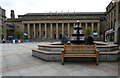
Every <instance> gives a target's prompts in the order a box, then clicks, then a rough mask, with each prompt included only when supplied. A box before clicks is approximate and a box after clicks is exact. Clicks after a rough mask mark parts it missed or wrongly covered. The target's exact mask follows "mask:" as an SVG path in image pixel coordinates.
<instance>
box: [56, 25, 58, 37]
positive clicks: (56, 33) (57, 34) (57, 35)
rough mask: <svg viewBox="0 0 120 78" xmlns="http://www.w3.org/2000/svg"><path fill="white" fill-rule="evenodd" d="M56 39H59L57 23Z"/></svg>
mask: <svg viewBox="0 0 120 78" xmlns="http://www.w3.org/2000/svg"><path fill="white" fill-rule="evenodd" d="M56 38H58V23H56Z"/></svg>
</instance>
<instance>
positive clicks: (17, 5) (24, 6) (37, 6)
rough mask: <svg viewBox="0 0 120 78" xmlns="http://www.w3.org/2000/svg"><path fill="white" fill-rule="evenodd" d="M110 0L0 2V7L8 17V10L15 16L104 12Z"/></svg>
mask: <svg viewBox="0 0 120 78" xmlns="http://www.w3.org/2000/svg"><path fill="white" fill-rule="evenodd" d="M110 2H111V0H0V6H1V7H2V8H3V9H5V10H6V16H7V17H8V18H9V17H10V10H14V11H15V16H16V17H17V15H23V14H26V13H41V12H42V13H45V12H50V11H51V12H56V11H57V12H61V11H62V10H63V12H68V10H69V12H74V11H75V12H105V11H106V7H107V5H108V4H109V3H110Z"/></svg>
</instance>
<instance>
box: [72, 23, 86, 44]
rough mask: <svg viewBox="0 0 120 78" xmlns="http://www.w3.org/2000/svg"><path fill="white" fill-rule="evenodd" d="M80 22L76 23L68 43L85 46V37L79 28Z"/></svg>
mask: <svg viewBox="0 0 120 78" xmlns="http://www.w3.org/2000/svg"><path fill="white" fill-rule="evenodd" d="M79 24H80V22H79V21H77V23H76V27H75V28H74V33H73V34H72V36H71V38H70V42H71V44H72V45H76V44H77V45H80V44H82V45H83V44H85V43H86V41H85V36H84V30H83V28H82V27H81V26H79Z"/></svg>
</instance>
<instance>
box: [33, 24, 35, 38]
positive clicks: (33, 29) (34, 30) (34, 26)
mask: <svg viewBox="0 0 120 78" xmlns="http://www.w3.org/2000/svg"><path fill="white" fill-rule="evenodd" d="M33 32H34V36H33V37H34V38H35V37H36V36H35V34H36V33H35V32H36V31H35V23H34V24H33Z"/></svg>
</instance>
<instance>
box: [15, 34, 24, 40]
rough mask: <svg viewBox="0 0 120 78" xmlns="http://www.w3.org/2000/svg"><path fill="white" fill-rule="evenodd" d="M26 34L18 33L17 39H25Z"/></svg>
mask: <svg viewBox="0 0 120 78" xmlns="http://www.w3.org/2000/svg"><path fill="white" fill-rule="evenodd" d="M23 36H24V33H23V32H16V37H17V38H20V39H23Z"/></svg>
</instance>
